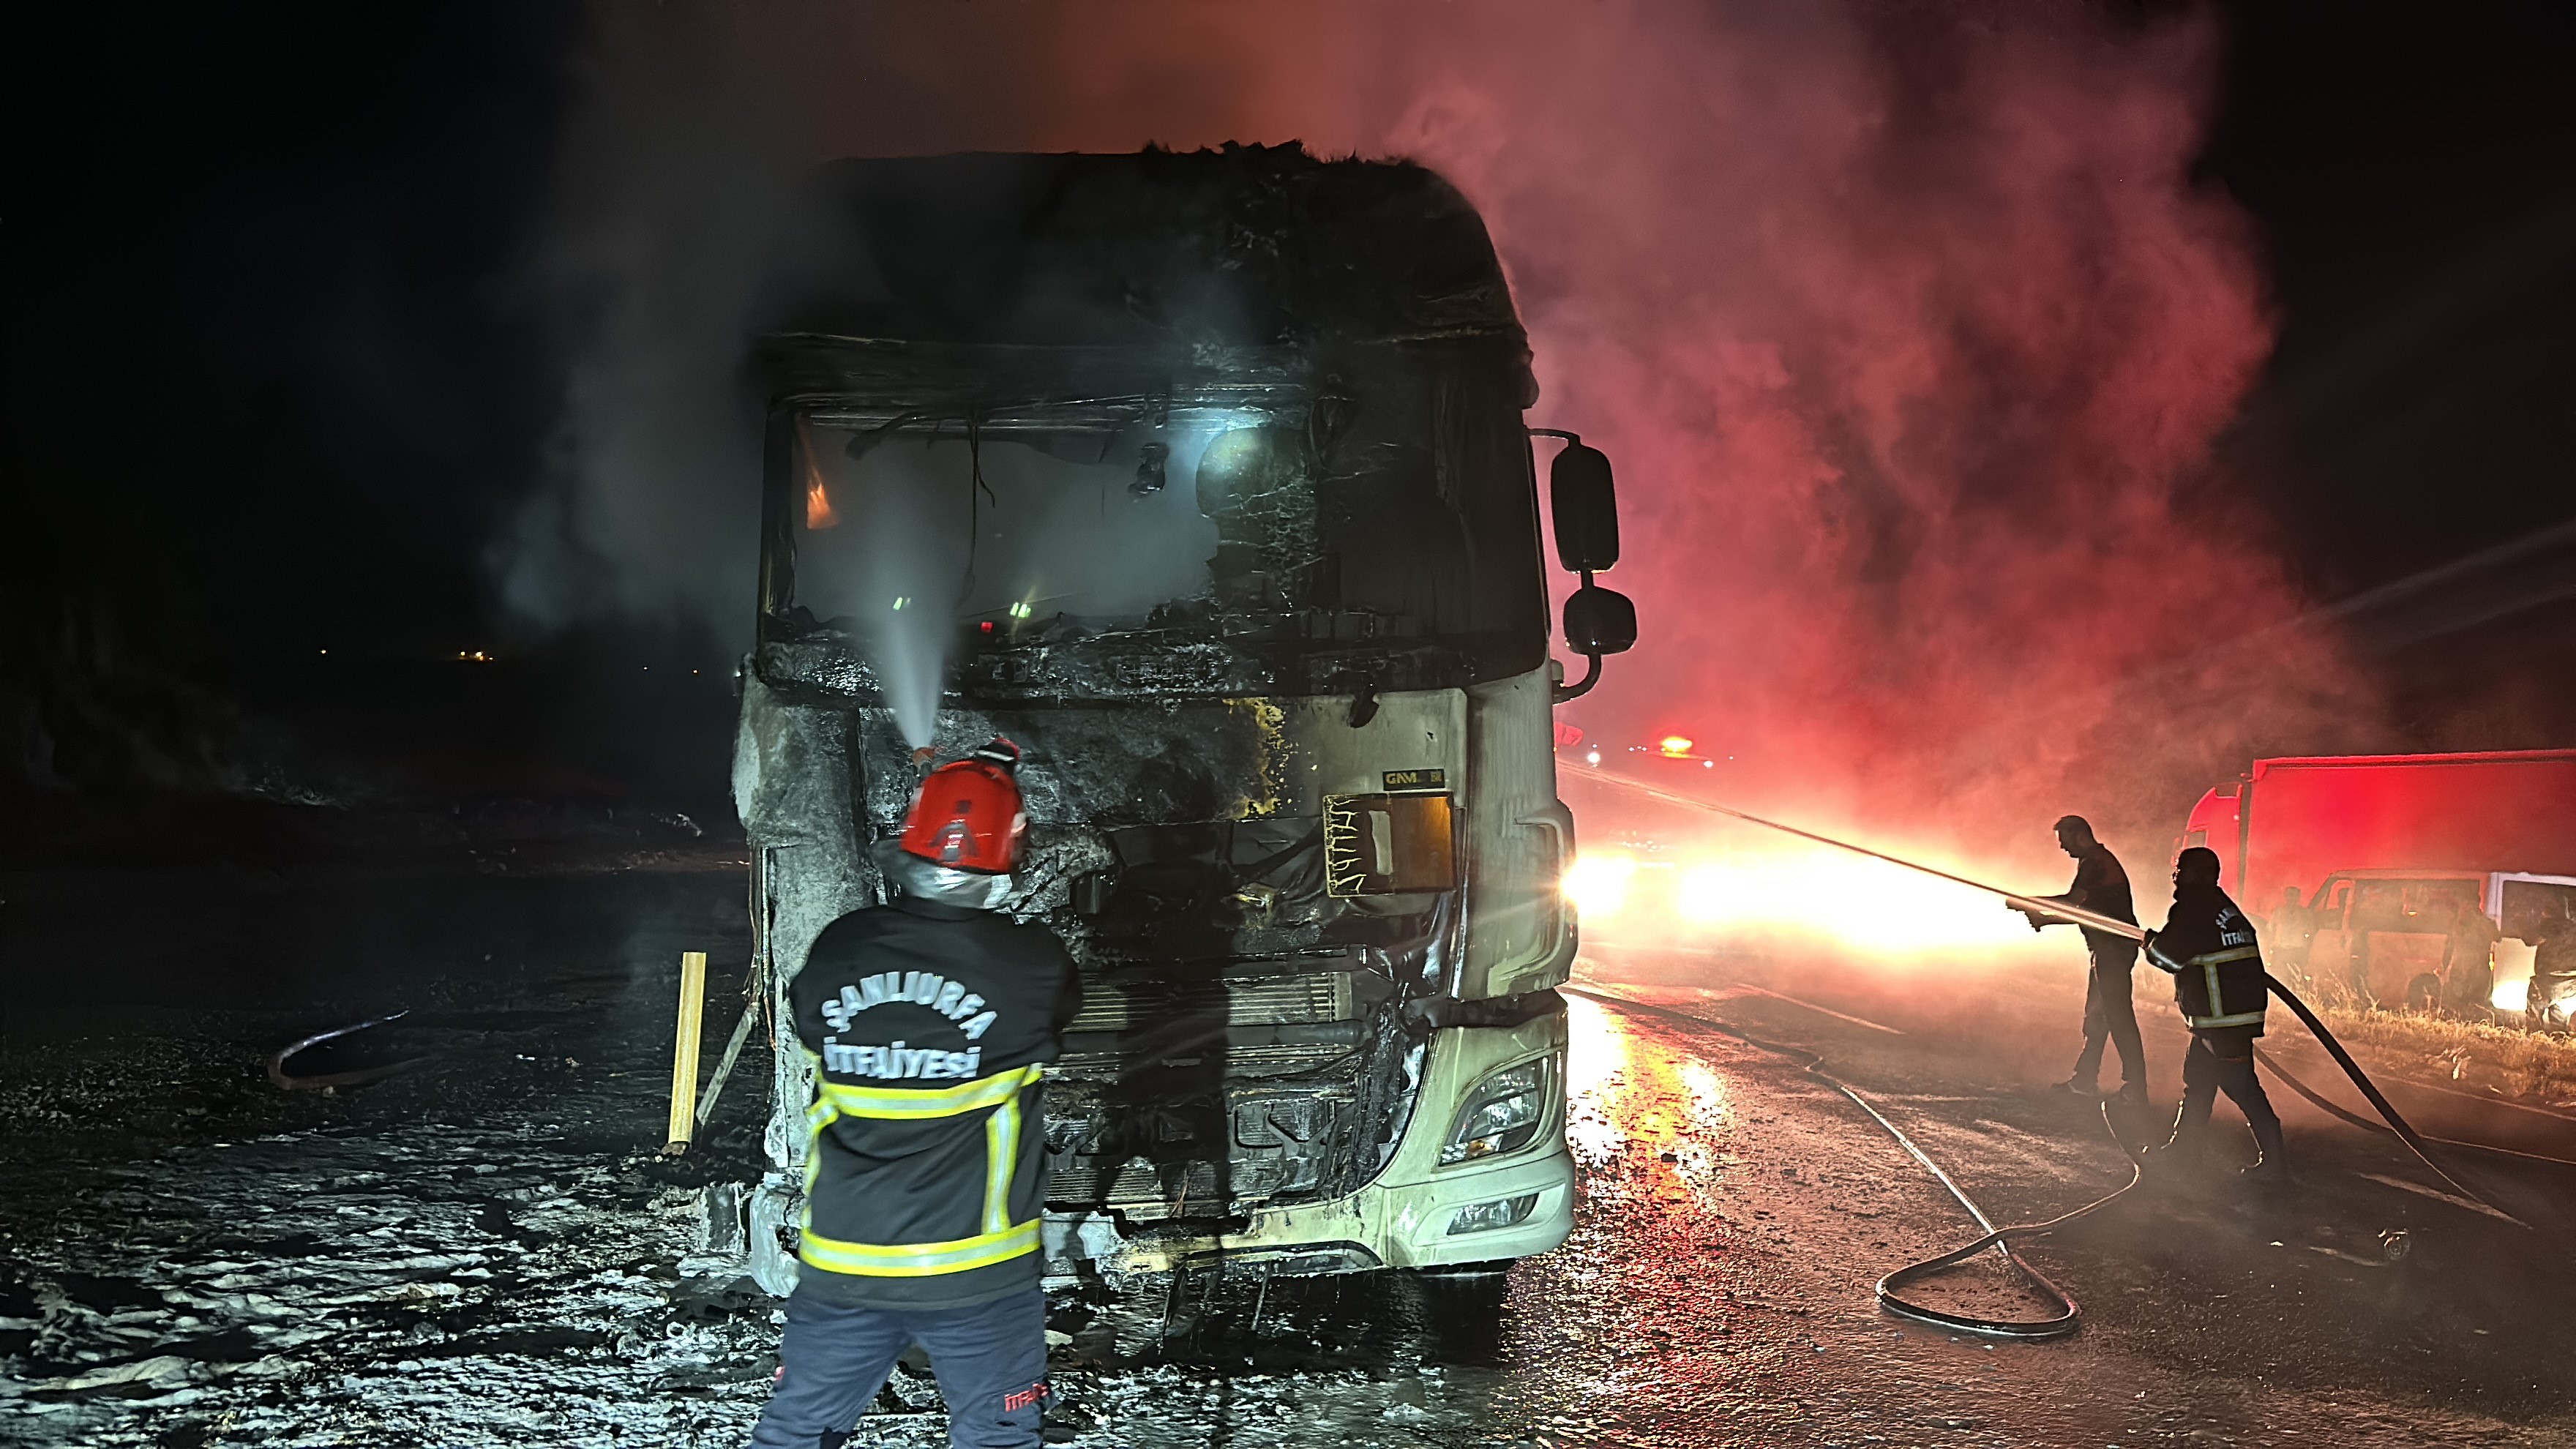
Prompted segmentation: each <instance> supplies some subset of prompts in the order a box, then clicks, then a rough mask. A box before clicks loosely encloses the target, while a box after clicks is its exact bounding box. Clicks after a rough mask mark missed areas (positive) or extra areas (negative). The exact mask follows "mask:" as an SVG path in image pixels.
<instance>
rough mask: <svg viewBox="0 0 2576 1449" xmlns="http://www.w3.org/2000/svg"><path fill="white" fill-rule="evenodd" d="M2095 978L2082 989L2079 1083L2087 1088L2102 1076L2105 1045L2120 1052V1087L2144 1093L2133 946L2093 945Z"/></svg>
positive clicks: (2144, 1052)
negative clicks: (2131, 981)
mask: <svg viewBox="0 0 2576 1449" xmlns="http://www.w3.org/2000/svg"><path fill="white" fill-rule="evenodd" d="M2092 953H2093V969H2092V974H2091V975H2090V976H2088V977H2087V978H2086V980H2085V985H2084V1051H2083V1053H2082V1054H2081V1055H2079V1056H2077V1057H2076V1058H2075V1080H2076V1081H2077V1082H2078V1083H2080V1084H2082V1085H2084V1086H2087V1087H2090V1086H2093V1085H2095V1084H2096V1083H2097V1082H2098V1081H2099V1080H2100V1078H2101V1075H2102V1047H2103V1044H2104V1043H2106V1042H2107V1043H2109V1044H2110V1045H2112V1046H2115V1047H2117V1048H2119V1051H2120V1084H2121V1085H2122V1086H2124V1087H2125V1086H2131V1085H2135V1086H2137V1087H2138V1088H2139V1089H2140V1090H2141V1091H2143V1090H2145V1087H2146V1081H2147V1048H2146V1043H2144V1042H2143V1041H2141V1040H2139V1038H2138V1008H2137V1005H2136V1003H2135V1002H2134V1001H2132V1000H2131V999H2130V990H2129V973H2130V972H2131V971H2134V970H2135V969H2137V965H2138V948H2137V945H2136V944H2135V943H2134V942H2129V941H2122V942H2120V943H2119V944H2118V945H2117V946H2109V945H2101V944H2095V945H2093V946H2092Z"/></svg>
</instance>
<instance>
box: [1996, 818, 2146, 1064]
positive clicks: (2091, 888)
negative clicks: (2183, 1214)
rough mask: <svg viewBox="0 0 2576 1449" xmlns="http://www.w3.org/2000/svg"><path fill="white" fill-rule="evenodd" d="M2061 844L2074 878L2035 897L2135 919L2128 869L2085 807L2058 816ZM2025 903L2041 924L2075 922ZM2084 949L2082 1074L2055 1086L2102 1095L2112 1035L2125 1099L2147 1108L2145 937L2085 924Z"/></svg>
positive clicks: (2035, 922)
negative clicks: (2134, 980) (2087, 965)
mask: <svg viewBox="0 0 2576 1449" xmlns="http://www.w3.org/2000/svg"><path fill="white" fill-rule="evenodd" d="M2057 848H2058V849H2060V850H2063V851H2065V852H2066V853H2067V854H2068V855H2071V856H2073V857H2074V858H2075V883H2074V884H2073V885H2071V886H2069V887H2067V890H2066V894H2064V895H2060V896H2039V897H2036V898H2035V899H2038V900H2043V901H2056V902H2059V903H2061V904H2064V905H2070V906H2076V907H2079V908H2081V909H2084V910H2087V911H2091V912H2093V913H2094V914H2096V915H2102V916H2109V917H2111V918H2112V919H2113V920H2119V921H2128V922H2130V923H2132V924H2135V923H2136V921H2137V919H2138V913H2137V910H2136V908H2135V907H2134V906H2133V905H2131V904H2130V901H2129V873H2128V872H2127V871H2126V870H2123V869H2122V868H2121V866H2120V858H2119V857H2118V856H2116V855H2113V854H2112V853H2111V847H2109V846H2107V845H2104V844H2103V843H2102V842H2101V841H2099V840H2097V839H2095V838H2094V836H2093V826H2092V823H2091V822H2089V821H2087V820H2086V819H2085V818H2084V817H2083V816H2081V815H2069V816H2066V817H2065V818H2063V819H2061V820H2059V821H2058V822H2057ZM2014 909H2016V910H2021V912H2022V915H2023V917H2024V918H2026V919H2027V920H2028V921H2029V922H2030V928H2031V929H2032V930H2034V931H2036V930H2038V929H2040V928H2041V927H2043V926H2063V925H2071V924H2074V923H2073V922H2070V921H2068V920H2067V919H2066V918H2065V917H2063V916H2050V915H2044V914H2042V913H2040V912H2038V911H2032V910H2023V909H2022V908H2021V907H2018V906H2016V907H2014ZM2084 949H2085V953H2086V955H2087V956H2089V957H2090V958H2091V963H2092V970H2091V973H2090V975H2089V976H2088V977H2087V979H2086V982H2085V987H2084V1050H2083V1051H2082V1052H2081V1053H2079V1054H2078V1055H2077V1056H2076V1058H2075V1074H2074V1075H2073V1076H2071V1077H2069V1078H2067V1079H2066V1080H2065V1081H2064V1082H2061V1083H2059V1084H2058V1085H2057V1087H2056V1088H2055V1090H2057V1091H2059V1092H2064V1093H2066V1094H2068V1095H2070V1096H2077V1097H2098V1096H2100V1095H2102V1088H2101V1074H2102V1047H2103V1044H2104V1043H2105V1042H2106V1041H2107V1042H2109V1043H2110V1044H2111V1045H2113V1046H2116V1047H2117V1048H2118V1049H2119V1052H2120V1100H2121V1101H2123V1102H2125V1103H2128V1104H2129V1105H2131V1106H2133V1107H2136V1108H2138V1109H2139V1110H2140V1111H2144V1110H2146V1106H2147V1049H2146V1045H2145V1043H2143V1042H2142V1041H2140V1040H2139V1038H2138V1009H2137V1006H2136V1004H2135V1003H2134V1002H2132V1001H2131V1000H2130V995H2129V973H2130V971H2131V970H2133V969H2134V968H2135V967H2136V966H2137V964H2138V943H2137V942H2135V941H2132V940H2130V939H2129V938H2128V937H2126V936H2115V935H2112V934H2111V933H2110V932H2108V931H2097V930H2094V929H2092V928H2091V927H2089V926H2088V927H2085V928H2084Z"/></svg>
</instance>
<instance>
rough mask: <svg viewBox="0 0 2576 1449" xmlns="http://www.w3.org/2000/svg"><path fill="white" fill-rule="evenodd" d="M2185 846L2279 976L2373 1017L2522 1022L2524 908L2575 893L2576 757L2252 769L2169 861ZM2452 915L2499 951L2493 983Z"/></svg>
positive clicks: (2423, 758) (2529, 753)
mask: <svg viewBox="0 0 2576 1449" xmlns="http://www.w3.org/2000/svg"><path fill="white" fill-rule="evenodd" d="M2195 845H2197V846H2206V847H2208V848H2209V849H2211V850H2213V851H2216V852H2217V853H2218V857H2219V861H2220V865H2221V869H2222V871H2223V875H2222V877H2221V878H2222V879H2223V880H2224V881H2225V882H2226V884H2227V887H2228V890H2229V892H2230V893H2231V894H2233V895H2234V896H2235V897H2236V900H2237V902H2238V904H2239V905H2241V906H2243V907H2244V908H2245V910H2246V911H2247V912H2248V913H2249V914H2251V915H2253V916H2254V917H2255V918H2256V920H2257V921H2260V922H2264V923H2266V924H2267V926H2270V929H2267V930H2266V932H2265V945H2266V948H2267V951H2268V952H2269V954H2270V956H2271V959H2272V961H2273V964H2274V967H2275V969H2276V970H2278V969H2287V970H2293V971H2297V970H2304V971H2305V972H2306V973H2307V974H2308V975H2309V976H2310V977H2311V978H2312V979H2314V980H2316V981H2319V982H2324V983H2332V984H2338V985H2340V986H2342V987H2344V988H2345V989H2347V990H2349V991H2350V992H2352V993H2353V995H2354V996H2355V997H2356V999H2360V1000H2366V1001H2370V1002H2373V1003H2376V1004H2379V1005H2382V1006H2389V1007H2396V1006H2413V1007H2416V1008H2417V1009H2425V1008H2430V1007H2434V1006H2445V1007H2449V1008H2451V1009H2454V1010H2472V1009H2478V1008H2481V1007H2483V1006H2485V1005H2486V1004H2488V1003H2489V1002H2491V1001H2492V1002H2496V1003H2498V1004H2505V1001H2506V998H2507V997H2510V1005H2511V1006H2512V1007H2514V1008H2516V1009H2518V1008H2519V1007H2520V1005H2521V998H2520V996H2519V994H2518V993H2519V989H2520V988H2519V984H2518V983H2520V982H2522V981H2526V980H2528V979H2529V977H2530V973H2531V968H2530V948H2529V946H2527V945H2524V944H2523V943H2521V942H2520V941H2518V940H2516V939H2515V936H2516V933H2517V925H2516V921H2517V919H2518V917H2519V915H2520V912H2521V911H2522V910H2523V908H2524V907H2523V903H2524V902H2526V901H2531V900H2537V899H2539V898H2540V897H2539V895H2537V894H2535V893H2536V892H2548V891H2555V890H2558V889H2560V888H2561V887H2562V883H2570V882H2576V750H2513V751H2495V752H2488V753H2481V754H2451V755H2352V756H2320V757H2302V758H2287V759H2269V760H2257V761H2255V762H2254V765H2253V768H2252V769H2250V770H2248V771H2247V772H2246V773H2245V774H2244V775H2243V776H2241V777H2239V778H2238V779H2237V780H2235V781H2233V782H2231V783H2229V784H2224V785H2220V786H2218V787H2216V788H2215V789H2212V790H2210V791H2209V792H2208V793H2207V794H2205V795H2203V796H2201V798H2200V802H2199V803H2198V804H2197V805H2195V806H2194V807H2193V808H2192V812H2191V818H2190V820H2189V822H2188V823H2187V824H2186V825H2185V826H2184V828H2183V834H2182V837H2181V838H2180V839H2179V840H2177V841H2176V842H2175V849H2176V850H2177V851H2179V850H2181V849H2183V848H2185V847H2188V846H2195ZM2293 892H2295V893H2296V896H2297V905H2296V906H2295V907H2294V908H2293V909H2292V910H2290V911H2288V912H2284V910H2283V906H2284V904H2285V903H2286V902H2287V901H2288V899H2289V897H2290V895H2291V893H2293ZM2463 909H2466V910H2470V911H2473V912H2476V913H2478V914H2481V915H2483V916H2484V917H2485V918H2486V920H2487V922H2488V923H2489V925H2488V927H2487V928H2486V929H2487V930H2488V931H2494V932H2500V933H2501V934H2502V936H2503V938H2504V939H2503V940H2502V941H2500V942H2499V943H2497V945H2496V947H2495V949H2494V952H2493V956H2494V965H2493V968H2492V969H2493V979H2492V980H2485V979H2483V976H2482V973H2483V972H2484V971H2485V970H2486V969H2487V967H2486V958H2487V956H2488V952H2487V950H2486V948H2485V943H2484V942H2483V941H2480V942H2479V943H2478V944H2477V945H2476V946H2475V947H2470V946H2467V945H2465V944H2464V943H2465V942H2466V940H2467V938H2469V937H2471V936H2478V935H2482V934H2484V933H2483V932H2481V931H2480V930H2479V928H2477V927H2475V926H2473V925H2468V926H2463V925H2457V924H2456V917H2457V914H2458V912H2459V911H2461V910H2463ZM2276 923H2277V924H2276ZM2471 956H2475V957H2476V958H2477V959H2476V960H2475V961H2472V960H2470V959H2469V957H2471Z"/></svg>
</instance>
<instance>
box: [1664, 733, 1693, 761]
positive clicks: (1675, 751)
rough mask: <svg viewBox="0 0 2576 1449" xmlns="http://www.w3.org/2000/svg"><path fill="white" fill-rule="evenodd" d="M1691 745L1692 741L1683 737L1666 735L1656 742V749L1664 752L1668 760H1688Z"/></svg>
mask: <svg viewBox="0 0 2576 1449" xmlns="http://www.w3.org/2000/svg"><path fill="white" fill-rule="evenodd" d="M1691 744H1692V741H1690V740H1689V739H1686V738H1684V737H1683V736H1681V735H1666V736H1664V737H1663V738H1662V739H1660V740H1658V741H1656V742H1655V748H1656V749H1658V750H1660V751H1662V752H1663V754H1664V757H1665V758H1666V759H1671V760H1687V759H1689V758H1690V752H1691Z"/></svg>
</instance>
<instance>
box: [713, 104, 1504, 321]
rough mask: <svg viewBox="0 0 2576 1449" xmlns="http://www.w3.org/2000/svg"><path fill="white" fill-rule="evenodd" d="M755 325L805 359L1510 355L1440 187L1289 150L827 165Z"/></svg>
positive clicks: (1469, 239)
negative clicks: (1468, 349)
mask: <svg viewBox="0 0 2576 1449" xmlns="http://www.w3.org/2000/svg"><path fill="white" fill-rule="evenodd" d="M758 317H759V320H760V322H761V324H762V325H761V327H760V329H759V330H760V331H761V332H763V333H764V334H767V335H768V336H770V337H771V338H772V339H779V340H783V339H784V337H785V336H786V335H790V334H802V337H801V339H800V340H801V341H803V342H805V343H807V344H809V345H810V344H812V343H814V342H816V341H818V340H819V339H820V338H822V337H829V338H850V339H874V340H877V341H880V342H897V343H929V344H952V345H968V346H990V345H1017V346H1036V347H1118V348H1129V347H1148V348H1157V349H1181V350H1190V351H1204V350H1205V349H1207V348H1209V347H1211V346H1213V347H1216V348H1223V349H1231V348H1265V349H1266V348H1275V347H1280V346H1303V345H1312V344H1316V343H1329V342H1386V341H1408V340H1418V339H1436V338H1458V339H1468V338H1490V339H1494V340H1497V341H1502V342H1504V343H1506V344H1507V345H1509V346H1511V347H1513V348H1514V349H1515V350H1516V351H1517V350H1522V349H1523V348H1524V347H1525V344H1524V342H1523V340H1522V333H1521V328H1520V323H1519V321H1518V319H1517V318H1516V317H1515V316H1514V315H1513V312H1512V303H1511V293H1510V290H1509V289H1508V287H1507V286H1506V285H1505V283H1504V281H1503V273H1502V267H1501V266H1500V264H1499V263H1498V262H1497V261H1496V259H1495V256H1494V247H1493V243H1492V241H1491V240H1490V239H1489V238H1488V237H1487V236H1486V234H1485V226H1484V222H1483V221H1482V220H1481V219H1480V218H1478V216H1477V215H1476V212H1475V209H1474V208H1473V207H1471V206H1469V205H1468V204H1467V200H1466V198H1465V197H1463V196H1461V195H1459V193H1458V191H1457V189H1456V188H1455V187H1452V186H1451V185H1450V184H1449V183H1448V182H1446V181H1444V180H1442V179H1441V178H1440V177H1439V176H1438V175H1437V174H1435V173H1434V172H1432V171H1430V170H1428V169H1426V168H1424V167H1421V166H1418V165H1415V164H1413V163H1412V162H1409V161H1358V160H1341V161H1327V160H1319V159H1317V158H1316V157H1313V156H1310V155H1308V154H1307V153H1306V151H1305V150H1304V148H1303V147H1301V146H1298V145H1296V144H1295V143H1293V142H1292V143H1290V144H1288V145H1284V146H1233V145H1229V146H1227V147H1225V148H1224V149H1222V150H1217V151H1197V152H1189V153H1175V152H1170V151H1161V150H1146V151H1141V152H1136V153H1133V154H1127V155H1081V154H1069V155H1014V154H999V153H969V154H963V155H954V156H931V157H918V158H907V159H896V160H853V161H836V162H833V163H831V164H830V165H827V166H825V167H823V168H822V169H821V170H820V171H819V172H818V173H816V174H815V175H814V176H813V177H812V178H811V180H810V181H809V182H808V184H807V185H806V187H805V189H804V191H803V193H802V195H801V196H800V198H799V201H798V205H797V206H796V208H795V209H794V211H793V213H792V215H791V219H790V222H789V225H788V227H787V229H786V230H785V232H784V233H783V234H782V236H781V239H780V242H779V245H778V246H777V248H776V250H775V252H774V253H773V255H772V258H771V264H770V268H769V271H768V274H767V276H766V278H765V279H764V287H763V294H762V298H761V302H760V304H759V307H758ZM775 345H776V344H775V342H773V347H774V346H775Z"/></svg>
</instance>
